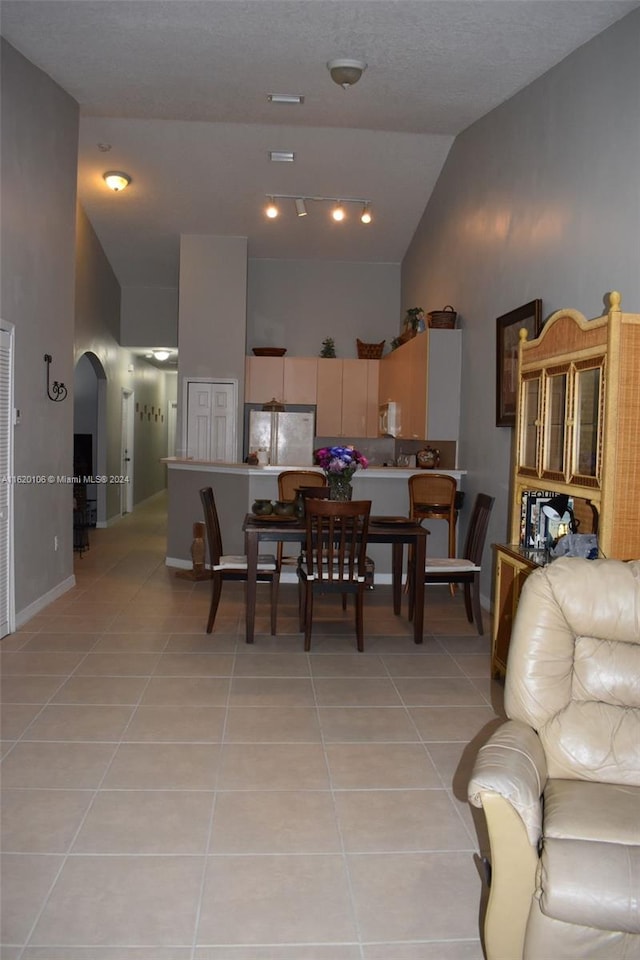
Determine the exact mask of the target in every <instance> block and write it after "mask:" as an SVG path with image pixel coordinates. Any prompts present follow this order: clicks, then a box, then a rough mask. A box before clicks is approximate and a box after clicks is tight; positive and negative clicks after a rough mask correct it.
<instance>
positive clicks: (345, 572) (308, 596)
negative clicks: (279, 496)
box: [298, 498, 371, 651]
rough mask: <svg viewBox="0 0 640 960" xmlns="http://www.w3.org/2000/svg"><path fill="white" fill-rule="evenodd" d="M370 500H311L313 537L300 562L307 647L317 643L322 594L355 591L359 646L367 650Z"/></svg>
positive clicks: (309, 522)
mask: <svg viewBox="0 0 640 960" xmlns="http://www.w3.org/2000/svg"><path fill="white" fill-rule="evenodd" d="M370 512H371V501H370V500H351V501H338V500H324V499H322V500H321V499H315V498H310V499H308V500H307V501H306V503H305V520H306V526H307V536H306V541H305V547H304V551H303V553H302V554H301V556H300V559H299V561H298V583H299V591H300V593H299V601H300V628H301V629H302V630H304V649H305V650H309V649H310V647H311V629H312V625H313V603H314V597H315V595H316V593H320V594H325V593H340V594H342V597H343V606H345V605H346V596H347V594H349V593H351V594H353V595H354V596H355V608H356V610H355V613H356V616H355V626H356V637H357V644H358V650H360V651H362V650H364V620H363V604H364V591H365V588H366V550H367V534H368V530H369V514H370Z"/></svg>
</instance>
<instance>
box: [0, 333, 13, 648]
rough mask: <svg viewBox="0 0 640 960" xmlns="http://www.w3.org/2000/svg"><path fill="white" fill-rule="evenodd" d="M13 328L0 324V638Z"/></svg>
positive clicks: (8, 587) (5, 618)
mask: <svg viewBox="0 0 640 960" xmlns="http://www.w3.org/2000/svg"><path fill="white" fill-rule="evenodd" d="M12 408H13V331H12V330H9V329H8V328H7V327H6V326H5V325H3V324H1V323H0V637H6V635H7V634H8V633H10V632H11V631H12V630H13V629H14V624H13V517H12V511H13V483H12V474H13V409H12Z"/></svg>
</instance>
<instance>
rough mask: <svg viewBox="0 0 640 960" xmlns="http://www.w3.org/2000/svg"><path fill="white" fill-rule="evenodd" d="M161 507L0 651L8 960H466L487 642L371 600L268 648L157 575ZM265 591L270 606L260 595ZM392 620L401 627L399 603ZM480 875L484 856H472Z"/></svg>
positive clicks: (476, 945) (145, 511)
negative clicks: (361, 609) (359, 642)
mask: <svg viewBox="0 0 640 960" xmlns="http://www.w3.org/2000/svg"><path fill="white" fill-rule="evenodd" d="M165 528H166V499H165V496H164V495H159V496H157V497H155V498H153V499H152V500H151V501H148V502H146V503H145V504H144V505H143V506H142V507H141V508H139V509H137V510H136V511H134V513H133V514H131V515H128V516H126V517H125V518H123V520H122V521H121V522H119V523H117V524H115V525H114V526H113V527H111V528H109V529H100V530H92V531H91V532H90V549H89V551H88V552H87V553H85V554H84V555H83V557H82V558H79V557H77V558H76V560H75V573H76V580H77V585H76V587H75V588H74V589H73V590H72V591H70V592H69V593H67V594H65V596H64V597H62V598H60V599H59V600H57V601H56V602H55V603H53V604H51V605H50V606H49V607H48V608H47V609H46V610H45V611H44V612H42V613H41V614H39V615H38V616H37V617H35V618H34V619H32V620H31V621H29V622H28V623H27V624H26V625H25V626H24V627H23V628H22V629H21V630H20V631H19V632H18V633H17V634H13V635H11V636H9V637H7V638H6V639H5V640H4V641H2V643H1V644H0V660H1V663H2V703H3V706H2V738H3V739H2V753H3V762H2V788H3V793H2V809H3V816H2V881H3V883H2V924H3V927H2V947H1V950H0V957H1V958H2V960H482V949H481V946H480V941H479V915H480V900H481V893H482V885H481V880H480V875H479V872H478V869H477V867H476V864H475V862H474V857H475V856H477V852H478V838H477V833H476V820H475V818H474V816H472V813H471V810H470V808H469V806H468V805H467V803H466V782H467V777H468V773H469V769H470V764H471V763H472V762H473V758H474V756H475V752H476V750H477V744H479V743H480V742H482V741H483V740H484V739H485V738H486V735H487V730H488V728H489V727H492V726H493V725H495V724H496V722H497V721H496V718H497V716H499V715H500V712H501V690H502V688H501V686H500V685H499V684H497V683H495V682H493V681H492V680H491V679H490V670H489V647H490V639H489V630H490V618H489V617H488V616H487V617H486V618H485V619H486V621H487V622H486V624H485V629H486V630H487V633H486V634H485V636H484V637H483V638H479V637H478V636H477V635H476V634H475V631H474V628H473V627H472V626H471V625H470V624H468V623H467V621H466V617H465V615H464V605H463V602H462V599H461V596H460V593H459V592H458V594H457V595H456V597H455V599H452V598H451V597H450V595H449V590H448V587H446V586H444V587H436V588H428V590H427V601H426V603H427V607H426V610H425V643H424V646H422V647H416V646H415V645H414V643H413V641H412V634H411V627H410V625H409V624H408V623H407V620H406V617H405V616H402V617H400V618H397V617H394V615H393V612H392V609H391V596H390V587H376V589H375V590H374V591H373V592H372V593H370V594H367V597H366V602H365V638H366V639H365V652H364V653H363V654H358V653H357V652H356V649H355V637H354V630H353V624H352V608H351V607H350V608H349V610H348V612H347V614H346V615H345V614H343V612H342V609H341V606H340V601H339V599H338V600H337V602H333V600H332V599H330V598H327V599H323V600H320V601H319V602H318V608H317V613H318V615H319V616H320V619H319V621H318V625H317V627H314V636H313V638H312V647H311V652H310V653H309V654H305V653H304V652H303V650H302V645H303V640H302V636H301V634H300V633H298V625H297V597H296V588H295V586H294V585H290V584H287V585H282V586H281V589H280V603H279V611H278V613H279V616H278V636H277V637H271V636H270V635H269V632H268V630H269V627H268V609H269V607H268V593H267V590H268V588H267V587H266V586H265V587H262V586H260V587H259V588H258V615H257V619H256V642H255V644H254V645H253V646H248V645H247V644H246V643H245V642H244V605H243V593H242V589H243V588H242V585H237V584H231V583H227V584H225V585H224V587H223V592H222V601H221V605H220V610H219V613H218V618H217V621H216V624H215V632H214V633H213V634H212V635H211V636H207V635H206V633H205V632H204V630H205V623H206V616H207V612H208V606H209V590H210V586H209V584H208V583H200V584H192V583H191V582H189V581H186V580H183V579H179V578H177V577H176V576H175V571H172V570H169V569H167V568H166V567H165V565H164V557H165ZM263 590H264V592H262V591H263ZM403 613H404V614H406V598H405V606H404V608H403ZM483 852H484V851H483Z"/></svg>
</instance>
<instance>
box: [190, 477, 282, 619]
mask: <svg viewBox="0 0 640 960" xmlns="http://www.w3.org/2000/svg"><path fill="white" fill-rule="evenodd" d="M200 499H201V501H202V508H203V510H204V520H205V526H206V531H207V543H208V545H209V563H210V567H211V571H212V578H211V606H210V607H209V619H208V621H207V633H211V631H212V630H213V624H214V623H215V619H216V613H217V612H218V605H219V603H220V595H221V593H222V584H223V582H224V581H225V580H244V581H246V579H247V558H246V556H230V555H225V554H224V553H223V550H222V534H221V532H220V521H219V520H218V511H217V510H216V502H215V498H214V495H213V489H212V488H211V487H203V488H202V489H201V490H200ZM258 580H259V581H268V582H270V583H271V633H272V634H275V632H276V623H277V616H278V587H279V584H280V566H279V565H278V562H277V560H276V558H275V557H274V556H273V554H260V555H259V556H258Z"/></svg>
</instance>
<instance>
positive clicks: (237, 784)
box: [218, 743, 329, 790]
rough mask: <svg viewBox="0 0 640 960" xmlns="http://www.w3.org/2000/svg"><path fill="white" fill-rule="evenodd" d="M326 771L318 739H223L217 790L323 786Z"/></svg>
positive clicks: (306, 788)
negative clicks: (261, 740) (259, 740)
mask: <svg viewBox="0 0 640 960" xmlns="http://www.w3.org/2000/svg"><path fill="white" fill-rule="evenodd" d="M328 787H329V775H328V773H327V767H326V763H325V758H324V751H323V748H322V745H321V744H320V743H304V744H298V743H260V744H254V743H227V744H225V745H224V747H223V748H222V758H221V765H220V774H219V777H218V788H219V789H220V790H296V789H298V790H325V789H328Z"/></svg>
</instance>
